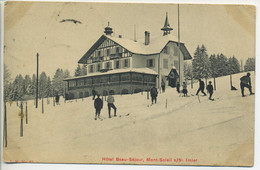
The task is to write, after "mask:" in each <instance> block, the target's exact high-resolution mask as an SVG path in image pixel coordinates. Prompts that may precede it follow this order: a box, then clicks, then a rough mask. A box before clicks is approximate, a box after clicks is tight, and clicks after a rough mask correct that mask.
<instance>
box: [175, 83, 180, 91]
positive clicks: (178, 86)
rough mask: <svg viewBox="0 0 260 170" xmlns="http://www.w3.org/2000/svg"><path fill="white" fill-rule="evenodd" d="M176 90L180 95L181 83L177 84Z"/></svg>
mask: <svg viewBox="0 0 260 170" xmlns="http://www.w3.org/2000/svg"><path fill="white" fill-rule="evenodd" d="M176 90H177V92H178V93H180V83H179V82H177V85H176Z"/></svg>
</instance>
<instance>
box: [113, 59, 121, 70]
mask: <svg viewBox="0 0 260 170" xmlns="http://www.w3.org/2000/svg"><path fill="white" fill-rule="evenodd" d="M114 68H115V69H119V68H120V61H119V60H118V61H115V66H114Z"/></svg>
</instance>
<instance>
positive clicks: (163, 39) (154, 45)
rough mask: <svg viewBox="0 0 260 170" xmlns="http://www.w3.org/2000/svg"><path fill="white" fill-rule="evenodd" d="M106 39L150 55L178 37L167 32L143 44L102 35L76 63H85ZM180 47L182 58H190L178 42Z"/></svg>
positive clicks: (157, 52) (158, 51)
mask: <svg viewBox="0 0 260 170" xmlns="http://www.w3.org/2000/svg"><path fill="white" fill-rule="evenodd" d="M106 39H110V40H112V41H114V42H115V43H116V44H119V45H120V46H122V47H124V48H125V49H127V50H128V51H130V52H132V53H134V54H141V55H151V54H159V53H160V52H161V51H162V50H163V48H164V47H165V46H166V45H167V44H168V43H169V42H176V43H177V42H178V39H177V38H176V37H175V36H174V35H173V34H168V35H165V36H159V37H155V38H151V40H150V43H149V44H148V45H145V44H144V40H143V39H142V40H137V41H134V40H130V39H126V38H119V37H112V36H110V35H102V36H101V37H100V38H99V39H98V40H97V42H96V43H95V44H94V45H93V46H92V47H91V48H90V49H89V50H88V51H87V52H86V53H85V55H84V56H83V57H82V58H81V59H80V60H79V62H78V63H82V64H84V63H86V60H87V58H88V57H89V56H90V55H91V54H92V53H93V52H94V51H95V50H96V48H98V46H99V45H100V44H101V43H102V42H104V41H105V40H106ZM180 45H181V46H180V47H181V48H180V49H181V52H182V53H183V56H184V60H189V59H191V55H190V53H189V52H188V50H187V48H186V47H185V45H184V44H183V43H180Z"/></svg>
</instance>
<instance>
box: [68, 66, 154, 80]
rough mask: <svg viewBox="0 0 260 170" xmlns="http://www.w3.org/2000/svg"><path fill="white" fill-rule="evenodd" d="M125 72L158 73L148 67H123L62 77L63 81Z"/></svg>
mask: <svg viewBox="0 0 260 170" xmlns="http://www.w3.org/2000/svg"><path fill="white" fill-rule="evenodd" d="M127 72H133V73H143V74H151V75H157V74H158V73H157V72H156V71H154V70H152V69H149V68H125V69H115V70H109V71H107V72H96V73H90V74H88V75H85V76H77V77H71V78H66V79H64V81H67V80H74V79H81V78H87V77H94V76H103V75H109V74H118V73H127Z"/></svg>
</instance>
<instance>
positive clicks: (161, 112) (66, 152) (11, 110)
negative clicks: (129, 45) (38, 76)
mask: <svg viewBox="0 0 260 170" xmlns="http://www.w3.org/2000/svg"><path fill="white" fill-rule="evenodd" d="M245 74H246V73H239V74H236V75H233V86H235V87H236V88H237V89H238V90H237V91H231V90H230V80H229V76H225V77H221V78H217V79H216V84H217V90H216V91H215V92H214V94H213V98H215V101H210V100H208V96H202V94H200V96H199V99H200V102H199V100H198V97H197V96H196V95H194V94H195V93H196V90H197V89H198V83H196V84H194V87H193V89H191V86H190V85H188V94H189V95H190V97H181V96H179V94H178V93H177V92H176V89H175V88H170V87H168V88H166V93H159V95H158V99H157V104H155V105H152V106H151V105H150V104H151V100H150V96H149V100H147V93H143V94H141V93H138V94H133V95H123V96H120V95H115V105H116V107H117V115H118V116H117V117H112V118H111V119H108V110H107V105H106V102H105V101H104V107H103V109H102V111H101V117H102V119H101V120H94V117H95V111H94V107H93V100H92V97H88V98H84V100H81V99H78V100H77V101H76V100H73V101H70V102H66V103H64V100H63V99H61V102H60V105H57V106H55V107H54V106H53V104H52V99H51V102H50V104H46V99H44V114H42V110H41V107H42V105H41V101H39V108H38V109H36V108H35V107H34V102H33V101H28V124H26V123H25V117H24V132H23V137H20V121H21V119H20V117H19V112H20V110H19V107H17V106H16V103H12V106H10V104H9V103H8V104H7V120H8V124H7V126H8V129H7V130H8V147H7V148H4V160H5V161H8V162H49V163H50V162H56V163H65V162H66V163H88V162H91V163H104V164H112V163H120V164H171V165H230V166H232V165H234V166H239V165H247V166H250V165H252V164H253V155H254V150H253V148H254V106H255V104H254V96H249V95H247V96H246V97H241V93H240V87H239V83H240V81H239V78H240V77H241V76H243V75H245ZM251 81H252V84H253V92H254V87H255V86H254V82H255V77H254V72H251ZM191 94H193V95H194V96H192V95H191ZM245 94H249V92H248V90H247V89H245ZM166 101H167V104H166ZM166 105H167V107H166ZM111 115H113V110H112V112H111ZM106 158H107V159H106ZM108 158H113V160H111V159H110V160H109V159H108ZM116 158H122V160H116ZM130 158H132V159H130ZM147 158H150V159H148V160H147ZM124 159H125V160H126V161H124ZM171 159H172V160H171Z"/></svg>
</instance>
